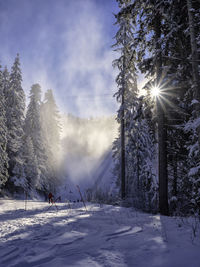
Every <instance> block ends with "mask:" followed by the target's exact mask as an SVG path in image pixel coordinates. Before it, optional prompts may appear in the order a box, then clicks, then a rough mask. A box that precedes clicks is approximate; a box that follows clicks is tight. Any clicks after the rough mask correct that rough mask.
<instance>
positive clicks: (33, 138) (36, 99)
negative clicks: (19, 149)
mask: <svg viewBox="0 0 200 267" xmlns="http://www.w3.org/2000/svg"><path fill="white" fill-rule="evenodd" d="M29 98H30V102H29V105H28V108H27V113H26V119H25V127H24V129H25V138H28V139H27V141H28V142H29V144H30V146H33V154H34V155H35V157H36V159H35V162H36V164H38V170H39V178H38V179H37V178H36V177H37V176H38V175H36V177H35V179H37V181H36V182H33V184H35V187H36V189H37V190H38V191H40V192H46V191H47V190H48V189H49V181H48V166H47V155H46V151H45V147H44V143H43V139H42V127H41V87H40V85H39V84H33V85H32V87H31V90H30V96H29ZM29 138H30V139H29ZM31 143H32V145H31ZM31 153H32V152H31ZM32 157H33V156H32ZM28 179H30V177H29V178H28Z"/></svg>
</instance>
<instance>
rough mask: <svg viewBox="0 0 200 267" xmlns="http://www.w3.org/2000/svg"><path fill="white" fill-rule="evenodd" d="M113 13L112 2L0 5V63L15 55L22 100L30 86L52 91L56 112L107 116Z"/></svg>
mask: <svg viewBox="0 0 200 267" xmlns="http://www.w3.org/2000/svg"><path fill="white" fill-rule="evenodd" d="M117 10H118V7H117V3H116V1H115V0H0V33H1V34H0V35H1V42H0V60H1V64H2V65H3V66H4V65H7V66H8V67H9V68H10V66H11V65H12V63H13V61H14V58H15V56H16V54H17V53H19V54H20V59H21V67H22V74H23V88H24V90H25V92H26V93H27V95H28V92H29V90H30V87H31V85H32V84H33V83H40V85H41V86H42V90H43V91H45V90H47V89H53V91H54V94H55V97H56V101H57V104H58V106H59V109H60V110H61V111H62V112H65V113H67V112H72V113H74V114H76V115H79V116H82V117H88V116H99V115H108V114H113V113H114V112H115V111H116V108H117V106H116V103H115V100H114V98H112V94H113V93H114V92H115V91H116V84H115V81H114V80H115V77H116V75H117V70H113V68H112V60H113V59H114V58H115V57H116V56H117V55H116V54H115V53H114V52H113V51H112V48H111V45H112V44H113V43H114V40H113V37H114V35H115V32H116V30H117V29H116V26H114V25H113V24H114V22H115V18H114V15H113V13H116V12H117ZM94 95H95V97H93V96H94ZM102 95H105V96H104V97H102Z"/></svg>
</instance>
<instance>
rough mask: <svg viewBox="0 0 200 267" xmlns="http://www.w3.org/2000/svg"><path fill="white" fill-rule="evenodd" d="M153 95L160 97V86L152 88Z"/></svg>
mask: <svg viewBox="0 0 200 267" xmlns="http://www.w3.org/2000/svg"><path fill="white" fill-rule="evenodd" d="M151 95H152V96H153V97H157V96H159V95H160V88H159V87H158V86H154V87H152V88H151Z"/></svg>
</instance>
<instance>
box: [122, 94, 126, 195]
mask: <svg viewBox="0 0 200 267" xmlns="http://www.w3.org/2000/svg"><path fill="white" fill-rule="evenodd" d="M123 107H124V93H123V94H122V113H121V198H122V199H125V195H126V191H125V188H126V185H125V177H126V173H125V129H124V128H125V127H124V124H125V121H124V108H123Z"/></svg>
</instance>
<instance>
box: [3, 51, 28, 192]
mask: <svg viewBox="0 0 200 267" xmlns="http://www.w3.org/2000/svg"><path fill="white" fill-rule="evenodd" d="M4 77H5V83H6V85H5V87H4V93H5V100H6V121H7V128H8V143H7V153H8V157H9V169H8V172H9V176H10V178H9V181H8V183H7V187H8V189H10V190H11V191H13V190H15V189H16V187H23V183H24V179H25V178H24V171H23V156H22V151H21V148H22V137H23V134H24V131H23V124H24V113H25V94H24V90H23V88H22V85H21V83H22V75H21V69H20V62H19V55H17V57H16V58H15V61H14V64H13V66H12V69H11V74H10V81H9V83H8V80H7V77H8V73H7V70H5V72H4ZM14 187H15V189H14Z"/></svg>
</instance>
